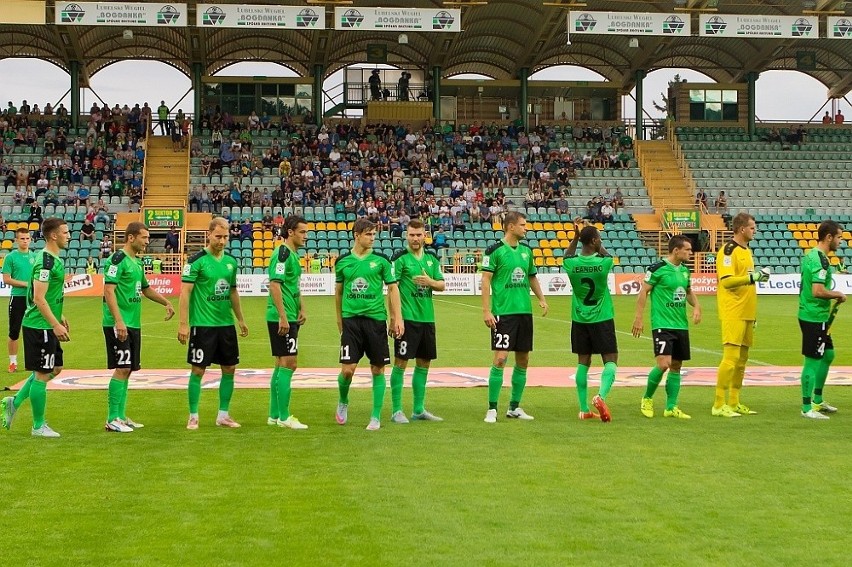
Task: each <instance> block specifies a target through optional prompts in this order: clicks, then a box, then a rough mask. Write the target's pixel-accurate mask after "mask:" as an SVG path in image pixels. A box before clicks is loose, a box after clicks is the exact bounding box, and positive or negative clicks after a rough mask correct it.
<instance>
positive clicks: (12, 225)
mask: <svg viewBox="0 0 852 567" xmlns="http://www.w3.org/2000/svg"><path fill="white" fill-rule="evenodd" d="M26 224H27V223H24V226H26ZM6 230H11V231H12V232H15V231H16V230H18V223H16V222H10V223H6Z"/></svg>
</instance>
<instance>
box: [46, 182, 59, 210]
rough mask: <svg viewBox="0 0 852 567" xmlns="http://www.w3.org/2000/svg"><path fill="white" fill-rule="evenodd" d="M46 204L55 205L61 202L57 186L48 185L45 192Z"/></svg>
mask: <svg viewBox="0 0 852 567" xmlns="http://www.w3.org/2000/svg"><path fill="white" fill-rule="evenodd" d="M44 204H45V205H53V206H54V207H55V206H56V205H58V204H59V193H58V192H57V191H56V188H55V187H53V186H50V187H48V189H47V192H46V193H45V194H44Z"/></svg>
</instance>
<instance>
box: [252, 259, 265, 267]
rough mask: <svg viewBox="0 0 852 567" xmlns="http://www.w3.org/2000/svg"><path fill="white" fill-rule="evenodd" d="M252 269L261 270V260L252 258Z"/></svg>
mask: <svg viewBox="0 0 852 567" xmlns="http://www.w3.org/2000/svg"><path fill="white" fill-rule="evenodd" d="M251 266H252V268H262V267H263V258H254V259H253V260H252V261H251Z"/></svg>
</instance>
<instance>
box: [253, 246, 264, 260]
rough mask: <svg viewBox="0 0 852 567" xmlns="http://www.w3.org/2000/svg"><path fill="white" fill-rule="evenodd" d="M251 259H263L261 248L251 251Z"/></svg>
mask: <svg viewBox="0 0 852 567" xmlns="http://www.w3.org/2000/svg"><path fill="white" fill-rule="evenodd" d="M251 257H252V258H263V249H262V248H255V249H254V250H252V251H251Z"/></svg>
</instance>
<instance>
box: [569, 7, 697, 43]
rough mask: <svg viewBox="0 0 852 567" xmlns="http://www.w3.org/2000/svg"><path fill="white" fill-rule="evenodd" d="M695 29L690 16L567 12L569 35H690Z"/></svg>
mask: <svg viewBox="0 0 852 567" xmlns="http://www.w3.org/2000/svg"><path fill="white" fill-rule="evenodd" d="M691 32H692V28H691V24H690V20H689V15H686V14H650V13H633V12H590V11H579V12H578V11H573V12H569V13H568V35H569V37H570V35H571V34H572V33H577V34H596V35H664V36H669V37H678V36H680V37H688V36H689V35H690V34H691Z"/></svg>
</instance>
